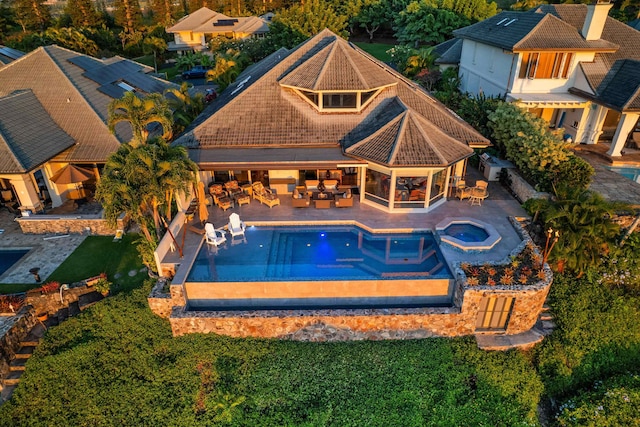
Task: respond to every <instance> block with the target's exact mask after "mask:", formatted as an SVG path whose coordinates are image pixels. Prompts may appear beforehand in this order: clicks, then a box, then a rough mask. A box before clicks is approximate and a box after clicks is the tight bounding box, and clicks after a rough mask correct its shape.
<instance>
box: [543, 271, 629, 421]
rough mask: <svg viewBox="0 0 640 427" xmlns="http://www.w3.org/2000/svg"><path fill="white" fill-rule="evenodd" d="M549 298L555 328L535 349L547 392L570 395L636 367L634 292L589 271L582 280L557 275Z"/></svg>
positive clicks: (558, 395)
mask: <svg viewBox="0 0 640 427" xmlns="http://www.w3.org/2000/svg"><path fill="white" fill-rule="evenodd" d="M548 301H549V304H550V306H551V310H552V312H553V314H554V321H555V323H556V325H557V328H556V330H555V331H554V332H553V334H552V335H551V336H550V337H547V338H546V339H545V340H544V341H543V343H542V345H541V346H539V347H537V348H536V349H535V352H534V353H535V355H534V362H535V364H536V365H537V367H538V372H539V373H540V375H541V377H542V380H543V381H544V383H545V392H546V394H548V395H549V396H552V397H554V398H570V397H572V396H575V395H577V394H580V389H581V388H585V387H589V386H590V385H591V384H593V383H594V382H595V381H597V380H600V379H603V378H607V377H609V376H612V375H615V374H621V373H625V372H627V371H628V370H629V369H630V367H633V366H640V298H639V297H638V296H635V295H631V294H629V293H626V292H625V291H624V290H623V289H620V288H611V287H609V286H608V285H607V284H605V283H603V282H602V280H601V276H600V274H599V273H598V272H597V271H595V270H589V272H588V273H587V274H585V275H584V276H583V277H582V278H580V279H577V278H575V277H572V276H570V275H567V274H564V275H558V274H556V275H555V276H554V281H553V285H552V286H551V290H550V294H549V298H548ZM610 425H615V424H610Z"/></svg>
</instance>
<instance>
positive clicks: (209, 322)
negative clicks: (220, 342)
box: [149, 219, 552, 339]
mask: <svg viewBox="0 0 640 427" xmlns="http://www.w3.org/2000/svg"><path fill="white" fill-rule="evenodd" d="M512 224H513V225H514V227H515V228H516V230H517V231H518V233H519V234H520V236H521V237H522V239H523V241H522V242H521V244H520V245H519V246H518V247H517V248H516V249H514V251H512V253H511V254H510V256H513V255H515V254H517V253H519V252H520V251H522V250H523V249H524V248H525V246H526V244H527V243H528V242H530V241H531V239H530V238H529V236H528V234H527V233H526V232H525V231H524V229H523V228H522V226H521V225H520V223H519V222H518V221H517V220H515V219H512ZM509 261H510V259H509V258H508V257H507V258H506V259H505V260H503V261H502V262H496V263H495V264H496V265H498V264H506V263H508V262H509ZM454 271H455V276H456V279H455V280H456V283H455V293H454V301H453V307H444V308H442V307H439V308H436V307H433V308H411V309H368V310H364V309H354V310H344V309H341V310H328V309H324V310H264V311H260V310H254V311H217V312H212V311H189V310H186V301H185V297H184V294H183V292H182V286H179V285H171V286H170V293H166V291H165V292H162V289H163V288H165V287H166V284H165V283H164V282H159V283H158V284H157V285H156V286H155V287H154V290H153V291H152V293H151V295H150V296H149V306H150V307H151V309H152V310H153V311H154V312H155V313H156V314H158V315H159V316H162V317H164V318H168V319H169V322H170V323H171V329H172V331H173V334H174V335H175V336H180V335H184V334H189V333H212V332H213V333H217V334H221V335H229V336H233V337H264V338H288V339H297V338H298V337H300V336H301V335H304V334H300V331H304V330H314V331H315V332H313V333H314V334H317V333H318V332H317V330H318V325H324V327H325V329H326V330H330V331H335V330H339V331H341V332H340V334H339V336H340V337H341V339H381V338H384V339H393V338H399V339H402V338H417V337H426V336H448V337H452V336H462V335H470V334H474V333H475V332H476V330H475V329H476V326H475V325H476V319H477V317H478V311H479V307H480V302H481V300H482V298H483V297H488V296H500V297H513V298H514V299H515V302H514V306H513V309H512V313H511V317H510V319H509V322H508V324H507V328H506V330H505V331H499V332H491V333H501V334H509V335H510V334H517V333H521V332H526V331H528V330H529V329H531V328H532V327H533V326H534V325H535V323H536V321H537V319H538V316H539V314H540V311H541V310H542V305H543V304H544V301H545V299H546V297H547V293H548V292H549V288H550V285H551V280H552V275H551V270H550V269H549V268H548V266H546V267H545V272H546V273H547V277H546V278H545V280H542V281H540V282H539V283H537V284H535V285H530V286H521V285H520V286H518V285H513V286H492V287H489V286H473V287H470V286H468V285H467V284H466V277H465V275H464V273H463V271H462V269H460V267H459V265H454ZM331 333H332V334H333V332H331ZM486 333H489V332H486ZM334 335H335V334H334Z"/></svg>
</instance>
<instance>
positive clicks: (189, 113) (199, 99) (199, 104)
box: [164, 82, 204, 132]
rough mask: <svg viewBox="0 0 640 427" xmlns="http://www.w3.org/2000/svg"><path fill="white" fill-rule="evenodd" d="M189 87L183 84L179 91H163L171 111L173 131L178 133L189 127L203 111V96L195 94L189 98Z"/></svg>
mask: <svg viewBox="0 0 640 427" xmlns="http://www.w3.org/2000/svg"><path fill="white" fill-rule="evenodd" d="M190 88H191V86H190V85H189V84H188V83H187V82H183V83H182V84H181V85H180V88H179V89H175V88H169V89H167V90H165V91H164V93H165V95H167V94H171V95H173V96H172V97H168V98H167V99H168V101H169V106H170V107H171V109H172V110H173V119H174V131H176V132H180V131H182V130H183V129H184V128H185V127H187V126H188V125H189V123H191V122H192V121H193V120H194V119H195V118H196V117H198V115H199V114H200V113H201V112H202V110H204V96H203V95H202V94H201V93H196V94H195V95H193V96H191V93H189V89H190Z"/></svg>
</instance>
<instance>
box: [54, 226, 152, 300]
mask: <svg viewBox="0 0 640 427" xmlns="http://www.w3.org/2000/svg"><path fill="white" fill-rule="evenodd" d="M137 238H138V235H137V234H125V235H124V237H123V238H122V241H120V242H114V241H113V237H111V236H90V237H87V238H86V239H85V240H84V242H82V243H81V244H80V246H78V247H77V248H76V250H75V251H74V252H73V253H72V254H71V255H70V256H69V258H67V259H66V260H65V261H64V262H63V263H62V264H60V266H59V267H58V268H57V269H56V270H55V271H54V272H53V273H51V275H50V276H49V278H48V279H47V280H48V281H53V280H55V281H58V282H60V283H71V282H78V281H80V280H83V279H86V278H88V277H92V276H96V275H98V274H100V273H102V272H105V273H107V277H108V278H109V280H111V281H113V282H114V283H116V284H117V285H119V286H120V287H124V288H128V287H131V286H132V285H135V284H138V283H140V281H141V278H143V277H145V276H146V273H138V274H137V275H136V276H133V277H130V276H129V275H128V273H129V271H132V270H140V268H142V262H141V260H140V256H139V254H138V251H137V250H136V247H135V245H134V244H133V242H134V240H136V239H137ZM116 273H120V275H121V277H120V278H119V279H117V280H116V279H114V276H115V275H116Z"/></svg>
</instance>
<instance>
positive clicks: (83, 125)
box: [0, 45, 175, 162]
mask: <svg viewBox="0 0 640 427" xmlns="http://www.w3.org/2000/svg"><path fill="white" fill-rule="evenodd" d="M121 63H127V64H133V65H134V66H135V67H137V68H138V69H139V70H138V72H137V76H136V77H137V78H144V79H145V80H146V82H147V84H149V85H152V86H153V87H157V88H160V87H164V88H166V87H173V86H175V85H173V84H170V83H168V82H164V81H163V80H161V79H157V78H155V77H152V76H148V75H146V74H144V73H146V72H148V71H150V70H151V69H150V68H149V67H146V66H142V65H140V64H136V63H134V62H133V61H129V60H125V59H122V58H118V57H115V58H110V59H107V60H98V59H94V58H91V57H89V56H86V55H82V54H80V53H77V52H74V51H71V50H68V49H65V48H61V47H59V46H55V45H54V46H46V47H40V48H38V49H36V50H34V51H33V52H30V53H29V54H27V55H25V56H24V57H22V58H20V59H18V60H16V61H14V62H12V63H10V64H9V65H7V66H5V67H3V68H0V97H4V96H7V95H10V94H11V93H13V92H15V91H20V90H26V89H29V90H31V91H32V92H33V94H34V95H35V97H36V98H37V99H38V101H39V103H40V104H41V105H42V107H43V108H44V109H45V110H46V111H47V113H48V114H49V115H50V117H51V119H52V120H53V121H54V122H55V123H56V124H57V125H58V126H59V127H60V128H62V129H63V130H64V131H65V132H66V133H67V134H68V135H70V136H71V137H72V138H73V140H74V141H75V142H76V144H75V145H74V146H73V147H72V148H71V149H70V150H67V151H65V152H63V153H61V154H60V155H58V156H57V157H56V160H57V161H73V162H103V161H104V160H105V159H106V158H107V156H108V155H109V154H110V153H112V152H114V151H115V150H116V149H117V148H118V146H119V143H120V142H125V141H128V140H129V139H130V138H131V130H130V128H129V127H128V125H126V124H124V123H123V124H121V125H119V126H117V127H116V136H114V135H112V134H111V133H110V132H109V129H108V128H107V125H106V121H107V106H108V104H109V102H111V100H112V99H113V98H112V97H110V96H108V95H107V94H105V93H103V92H101V91H100V87H101V86H102V85H101V84H100V83H98V82H96V81H94V80H92V79H90V78H87V77H86V74H88V73H91V72H94V71H95V70H96V69H100V68H109V66H111V65H112V64H121ZM129 68H132V67H129ZM110 78H118V79H119V77H118V76H117V74H116V75H112V76H111V77H110ZM107 80H110V79H107ZM105 81H106V80H105ZM112 83H114V82H112ZM109 84H111V83H109ZM134 86H135V85H134ZM4 114H6V113H5V112H4V111H3V110H0V116H3V115H4ZM28 117H29V116H28ZM30 124H31V125H32V126H37V125H38V122H37V121H36V120H31V121H30Z"/></svg>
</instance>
